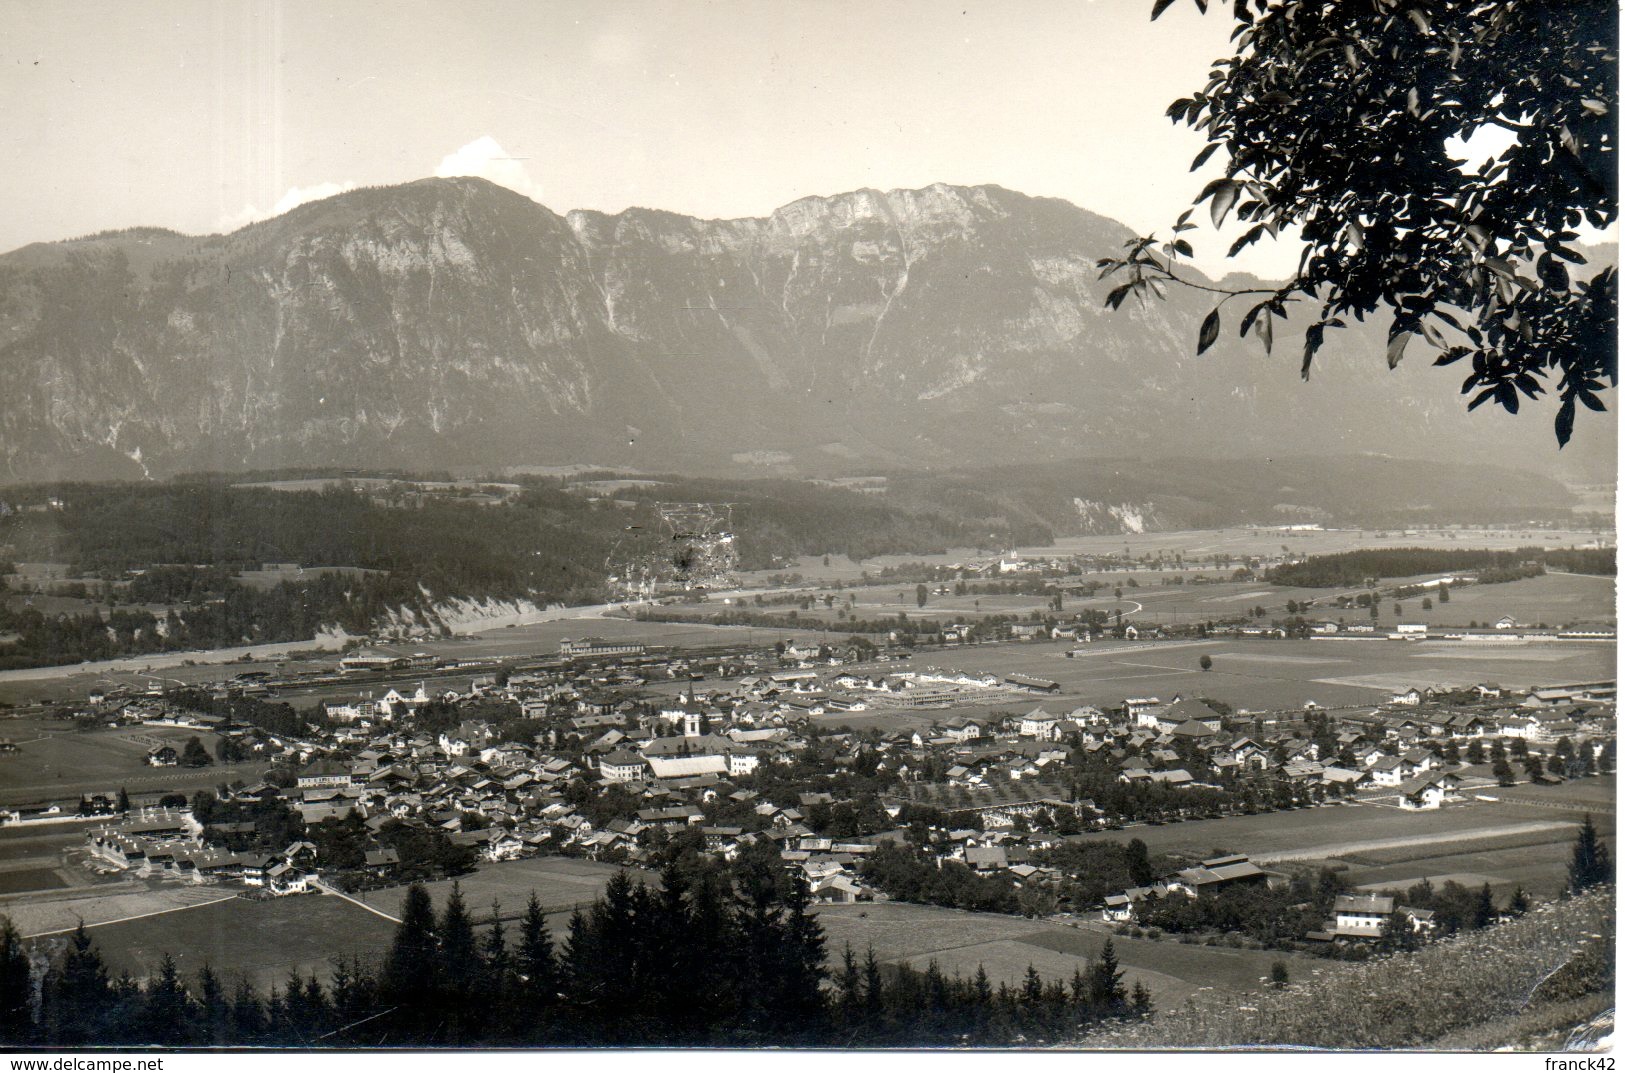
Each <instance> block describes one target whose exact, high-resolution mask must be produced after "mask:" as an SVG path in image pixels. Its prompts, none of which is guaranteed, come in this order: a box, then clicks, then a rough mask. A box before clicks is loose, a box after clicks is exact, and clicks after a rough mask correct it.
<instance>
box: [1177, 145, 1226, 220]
mask: <svg viewBox="0 0 1625 1073" xmlns="http://www.w3.org/2000/svg"><path fill="white" fill-rule="evenodd" d="M1220 144H1221V143H1220V142H1210V143H1209V144H1208V146H1207V148H1206V149H1203V150H1202V151H1201V152H1200V153H1197V154H1196V159H1195V160H1193V161H1191V170H1192V171H1195V170H1196V169H1197V168H1199V167H1201V166H1202V165H1203V164H1206V163H1207V162H1208V159H1209V158H1210V157H1212V156H1213V154H1214V153H1216V152H1218V150H1219V146H1220ZM1180 222H1181V223H1183V222H1184V221H1183V220H1182V221H1180Z"/></svg>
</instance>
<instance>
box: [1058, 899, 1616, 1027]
mask: <svg viewBox="0 0 1625 1073" xmlns="http://www.w3.org/2000/svg"><path fill="white" fill-rule="evenodd" d="M1613 988H1614V889H1613V887H1611V886H1609V887H1603V888H1598V889H1595V890H1592V891H1589V892H1587V893H1586V894H1584V895H1581V896H1580V897H1577V898H1574V899H1571V900H1568V901H1562V902H1554V903H1550V904H1547V905H1543V906H1541V907H1539V908H1537V909H1535V910H1534V911H1532V912H1531V913H1530V914H1529V915H1528V916H1526V917H1524V918H1522V919H1520V920H1516V921H1513V922H1511V923H1507V924H1502V925H1498V926H1496V927H1493V928H1489V929H1486V930H1484V931H1482V932H1475V933H1470V934H1467V935H1463V936H1461V937H1458V938H1455V939H1451V940H1448V941H1445V942H1441V943H1439V944H1437V945H1435V946H1431V947H1428V948H1426V949H1424V950H1421V951H1418V952H1416V953H1414V954H1396V955H1391V956H1388V957H1379V958H1374V959H1372V960H1371V961H1369V962H1365V963H1363V964H1358V965H1336V964H1333V963H1327V965H1326V966H1325V967H1322V968H1319V969H1317V970H1314V972H1313V973H1312V974H1311V976H1310V978H1308V979H1303V978H1297V979H1294V980H1292V981H1291V982H1290V984H1289V986H1288V987H1287V989H1286V990H1283V991H1273V992H1265V993H1261V994H1258V995H1256V996H1249V997H1248V998H1247V999H1246V1000H1245V1001H1244V1002H1242V1003H1240V1004H1237V1003H1236V1001H1235V998H1234V996H1225V997H1224V998H1223V999H1222V1000H1214V999H1209V1000H1206V1001H1199V1000H1192V1001H1190V1002H1188V1003H1186V1004H1185V1005H1184V1006H1183V1007H1181V1008H1176V1009H1171V1010H1164V1011H1161V1012H1159V1013H1157V1014H1156V1015H1155V1016H1154V1017H1153V1018H1152V1019H1151V1020H1150V1021H1148V1022H1145V1023H1143V1024H1137V1025H1133V1026H1130V1027H1128V1028H1124V1029H1121V1030H1118V1031H1115V1032H1106V1033H1100V1034H1097V1035H1091V1036H1090V1037H1089V1040H1088V1042H1089V1044H1090V1046H1097V1047H1112V1048H1116V1047H1123V1048H1129V1049H1133V1050H1150V1049H1154V1048H1169V1047H1199V1048H1204V1049H1216V1048H1222V1047H1314V1048H1325V1049H1380V1050H1393V1049H1402V1048H1415V1049H1428V1048H1433V1047H1438V1046H1441V1045H1442V1043H1444V1042H1448V1043H1449V1044H1451V1045H1454V1046H1462V1045H1475V1044H1476V1045H1483V1044H1488V1045H1490V1046H1494V1045H1495V1043H1494V1039H1495V1037H1497V1036H1499V1035H1501V1034H1503V1033H1502V1032H1499V1031H1496V1030H1495V1029H1496V1028H1497V1027H1498V1026H1499V1027H1500V1028H1502V1029H1504V1028H1505V1027H1506V1026H1507V1025H1508V1024H1509V1023H1510V1022H1511V1020H1512V1019H1516V1018H1522V1019H1523V1020H1524V1021H1525V1022H1527V1023H1528V1024H1529V1025H1530V1026H1531V1028H1532V1029H1533V1028H1534V1027H1538V1028H1539V1029H1540V1030H1542V1031H1548V1030H1551V1029H1552V1028H1553V1027H1554V1026H1552V1025H1551V1024H1549V1023H1548V1022H1547V1021H1546V1020H1544V1019H1543V1018H1542V1016H1541V1015H1542V1012H1543V1011H1546V1010H1547V1009H1548V1008H1556V1007H1560V1006H1561V1007H1562V1008H1563V1011H1564V1015H1565V1016H1568V1015H1570V1014H1573V1015H1574V1016H1575V1018H1576V1021H1578V1020H1583V1019H1584V1018H1585V1017H1587V1016H1590V1012H1587V1011H1589V1007H1587V1011H1582V1010H1580V1009H1579V1008H1578V1007H1577V1006H1576V1005H1575V1004H1576V1001H1577V1000H1580V999H1584V998H1586V997H1588V996H1592V995H1597V994H1601V993H1608V994H1611V993H1612V991H1613ZM1580 1005H1584V1004H1583V1003H1582V1004H1580ZM1591 1012H1594V1011H1591ZM1475 1027H1478V1028H1481V1029H1483V1030H1484V1035H1483V1036H1482V1037H1477V1036H1475V1035H1474V1033H1473V1031H1472V1030H1473V1029H1474V1028H1475Z"/></svg>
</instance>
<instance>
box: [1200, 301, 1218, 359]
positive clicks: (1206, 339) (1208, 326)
mask: <svg viewBox="0 0 1625 1073" xmlns="http://www.w3.org/2000/svg"><path fill="white" fill-rule="evenodd" d="M1218 338H1219V311H1218V309H1217V308H1214V309H1212V310H1210V311H1209V312H1208V315H1207V316H1206V317H1205V318H1203V320H1202V330H1201V331H1200V332H1198V333H1197V337H1196V352H1197V353H1198V354H1200V353H1202V352H1203V351H1204V350H1206V349H1207V348H1208V347H1210V346H1212V345H1213V344H1214V343H1215V342H1216V341H1217V340H1218Z"/></svg>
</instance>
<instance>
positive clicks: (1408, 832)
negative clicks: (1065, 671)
mask: <svg viewBox="0 0 1625 1073" xmlns="http://www.w3.org/2000/svg"><path fill="white" fill-rule="evenodd" d="M1596 781H1598V782H1599V783H1600V782H1601V781H1602V780H1596ZM1579 820H1580V817H1579V815H1578V814H1568V815H1565V814H1564V813H1561V812H1555V811H1553V810H1551V809H1543V808H1525V807H1520V806H1517V805H1510V804H1501V803H1490V802H1468V803H1464V804H1460V805H1451V806H1449V807H1446V808H1442V809H1435V810H1431V811H1424V812H1409V811H1404V810H1401V809H1398V808H1393V807H1390V806H1388V805H1380V804H1371V805H1327V806H1322V807H1319V808H1308V809H1295V810H1292V811H1289V812H1267V813H1259V814H1258V815H1255V816H1228V817H1224V818H1221V819H1215V820H1191V821H1189V822H1186V823H1170V824H1164V825H1163V826H1161V827H1153V826H1139V827H1128V828H1124V829H1123V830H1121V831H1101V832H1092V833H1090V834H1085V835H1078V836H1075V837H1076V838H1078V839H1081V840H1094V841H1098V840H1102V839H1104V840H1109V841H1120V842H1126V841H1128V840H1129V839H1131V838H1138V839H1139V840H1140V841H1142V842H1144V843H1145V844H1146V847H1147V848H1148V849H1150V850H1151V852H1152V853H1166V854H1170V855H1175V856H1182V857H1187V858H1199V857H1208V856H1212V855H1213V854H1214V853H1216V852H1219V851H1221V850H1222V851H1225V852H1231V853H1247V854H1251V855H1253V856H1255V857H1259V858H1270V857H1280V856H1286V855H1290V856H1292V857H1293V858H1295V859H1306V858H1309V857H1313V856H1314V855H1315V854H1316V853H1317V852H1322V853H1324V854H1325V856H1328V857H1330V856H1335V855H1336V854H1337V853H1338V852H1342V851H1345V849H1346V847H1349V846H1351V845H1354V844H1364V843H1373V842H1397V841H1400V840H1405V839H1412V838H1417V837H1423V836H1427V837H1434V838H1437V839H1438V840H1439V841H1440V842H1441V843H1446V842H1448V841H1458V840H1462V839H1471V838H1473V837H1475V836H1477V837H1482V836H1483V833H1485V832H1496V831H1500V832H1502V833H1509V832H1506V831H1505V829H1506V828H1517V829H1521V830H1532V829H1533V828H1532V827H1531V826H1530V825H1534V824H1575V825H1577V824H1578V823H1579ZM1596 823H1597V826H1598V829H1599V830H1600V831H1602V832H1603V833H1604V834H1608V835H1612V834H1613V819H1612V817H1609V816H1597V817H1596ZM1550 829H1551V830H1553V831H1554V832H1557V835H1556V837H1557V838H1559V839H1569V838H1572V828H1563V827H1556V826H1554V827H1552V828H1550ZM1564 832H1567V833H1564ZM1350 852H1357V851H1352V850H1350Z"/></svg>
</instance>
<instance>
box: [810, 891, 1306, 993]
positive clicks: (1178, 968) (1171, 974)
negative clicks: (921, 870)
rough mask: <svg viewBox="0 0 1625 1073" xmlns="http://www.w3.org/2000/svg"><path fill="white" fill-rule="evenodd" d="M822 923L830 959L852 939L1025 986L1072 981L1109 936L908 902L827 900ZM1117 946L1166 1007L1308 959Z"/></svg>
mask: <svg viewBox="0 0 1625 1073" xmlns="http://www.w3.org/2000/svg"><path fill="white" fill-rule="evenodd" d="M818 919H819V923H821V924H822V925H823V926H824V932H825V936H826V944H825V948H826V949H827V950H828V951H829V958H830V962H831V964H839V962H840V959H841V956H842V954H843V953H844V951H845V949H846V947H847V946H848V945H850V946H851V947H852V950H853V952H854V953H855V954H856V955H857V956H858V957H859V958H860V959H861V958H862V957H863V956H864V955H865V952H866V951H867V950H868V949H869V948H870V947H873V948H874V951H875V956H876V957H877V958H878V959H880V960H881V961H883V962H893V963H905V964H908V965H911V966H913V967H914V968H917V969H924V968H926V967H927V966H928V965H929V964H930V963H931V962H932V961H935V962H936V963H937V966H938V968H940V969H941V970H942V971H943V972H944V973H946V974H947V975H949V976H953V975H955V974H958V975H960V976H964V977H966V978H969V977H971V976H974V975H975V974H976V970H977V968H978V967H981V968H985V969H986V970H987V974H988V977H989V978H990V979H991V980H992V981H993V983H994V984H995V985H997V984H999V983H1001V982H1003V983H1008V984H1010V985H1011V986H1016V985H1018V984H1019V983H1020V982H1021V978H1022V977H1023V976H1024V975H1025V974H1026V971H1027V966H1028V965H1029V964H1030V965H1032V966H1033V967H1034V968H1036V969H1037V970H1038V971H1039V973H1040V974H1041V975H1043V976H1045V977H1047V978H1050V979H1054V978H1056V977H1059V978H1061V979H1065V980H1070V979H1071V977H1072V973H1073V971H1074V970H1075V969H1083V968H1085V967H1086V965H1087V963H1088V960H1089V959H1090V958H1092V957H1096V956H1098V955H1099V953H1100V951H1101V949H1102V948H1103V947H1104V946H1105V942H1106V938H1107V935H1106V934H1105V933H1104V932H1102V931H1099V930H1096V929H1093V928H1087V927H1082V928H1080V927H1073V926H1070V925H1066V924H1058V923H1054V922H1050V921H1041V920H1028V919H1026V918H1023V917H1015V916H1003V915H1000V914H995V913H968V912H962V911H960V910H956V909H942V908H938V907H935V906H923V905H907V904H904V903H901V902H885V903H877V904H872V905H863V906H855V905H842V906H823V907H821V908H820V909H819V910H818ZM1112 942H1113V946H1114V947H1115V949H1116V951H1117V956H1118V959H1119V961H1120V962H1121V963H1122V966H1123V971H1124V980H1125V983H1126V984H1127V985H1128V986H1129V987H1132V986H1133V985H1134V984H1135V982H1141V983H1144V984H1145V986H1146V987H1147V988H1148V989H1150V991H1151V993H1152V996H1153V998H1154V999H1155V1000H1156V1002H1157V1003H1158V1005H1161V1006H1169V1005H1173V1004H1175V1003H1178V1002H1182V1001H1183V1000H1184V999H1185V998H1187V997H1188V996H1190V995H1191V994H1194V993H1195V992H1196V991H1197V990H1198V989H1199V988H1203V987H1211V988H1217V989H1221V990H1226V991H1234V992H1241V991H1245V990H1249V989H1254V988H1256V987H1257V986H1258V982H1259V978H1260V977H1263V976H1267V975H1268V974H1269V969H1270V965H1271V964H1272V963H1273V962H1274V961H1276V960H1278V959H1281V960H1286V961H1288V962H1289V963H1292V962H1296V961H1298V960H1300V959H1297V958H1295V957H1294V956H1292V955H1282V954H1280V953H1278V952H1274V951H1258V950H1239V949H1231V948H1227V947H1205V946H1195V945H1184V944H1180V943H1174V942H1162V941H1152V940H1148V939H1128V938H1114V939H1113V940H1112Z"/></svg>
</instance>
